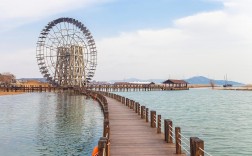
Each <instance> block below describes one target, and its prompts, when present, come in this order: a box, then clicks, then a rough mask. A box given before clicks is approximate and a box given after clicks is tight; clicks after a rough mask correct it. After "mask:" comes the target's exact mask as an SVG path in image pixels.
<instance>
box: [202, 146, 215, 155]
mask: <svg viewBox="0 0 252 156" xmlns="http://www.w3.org/2000/svg"><path fill="white" fill-rule="evenodd" d="M199 149H200V150H201V151H202V152H204V153H206V154H207V155H209V156H212V155H211V154H209V153H207V152H206V151H205V150H203V149H202V148H200V147H199Z"/></svg>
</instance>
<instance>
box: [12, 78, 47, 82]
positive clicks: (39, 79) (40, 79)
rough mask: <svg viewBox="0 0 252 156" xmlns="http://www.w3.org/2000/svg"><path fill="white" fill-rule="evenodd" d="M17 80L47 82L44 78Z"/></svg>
mask: <svg viewBox="0 0 252 156" xmlns="http://www.w3.org/2000/svg"><path fill="white" fill-rule="evenodd" d="M17 80H22V81H27V80H36V81H39V82H47V80H46V78H21V79H17Z"/></svg>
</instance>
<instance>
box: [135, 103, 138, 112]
mask: <svg viewBox="0 0 252 156" xmlns="http://www.w3.org/2000/svg"><path fill="white" fill-rule="evenodd" d="M137 112H138V102H136V103H135V113H137Z"/></svg>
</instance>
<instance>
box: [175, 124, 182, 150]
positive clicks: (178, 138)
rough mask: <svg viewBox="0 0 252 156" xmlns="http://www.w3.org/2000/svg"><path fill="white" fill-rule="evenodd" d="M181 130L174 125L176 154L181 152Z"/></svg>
mask: <svg viewBox="0 0 252 156" xmlns="http://www.w3.org/2000/svg"><path fill="white" fill-rule="evenodd" d="M180 134H181V132H180V127H175V138H176V154H181V135H180Z"/></svg>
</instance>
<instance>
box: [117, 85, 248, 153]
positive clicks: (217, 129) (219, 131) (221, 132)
mask: <svg viewBox="0 0 252 156" xmlns="http://www.w3.org/2000/svg"><path fill="white" fill-rule="evenodd" d="M117 94H120V95H123V96H126V97H128V98H130V99H134V100H135V101H137V102H140V104H141V105H145V106H147V107H148V108H150V110H151V109H152V110H156V111H157V114H161V115H162V119H164V118H166V119H172V121H173V125H174V127H175V126H179V127H181V132H182V134H183V135H185V136H186V137H188V138H189V137H190V136H197V137H199V138H201V139H203V140H204V141H205V150H206V151H207V152H208V153H210V154H211V155H214V156H241V155H242V156H251V155H252V92H250V91H222V90H211V89H191V90H189V91H152V92H118V93H117ZM162 122H163V121H162ZM162 127H163V126H162Z"/></svg>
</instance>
